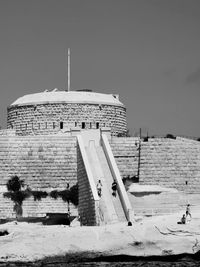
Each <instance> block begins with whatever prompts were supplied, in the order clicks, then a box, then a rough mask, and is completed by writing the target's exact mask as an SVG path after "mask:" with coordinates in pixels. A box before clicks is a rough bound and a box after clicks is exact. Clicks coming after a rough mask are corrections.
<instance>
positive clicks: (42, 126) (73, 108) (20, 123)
mask: <svg viewBox="0 0 200 267" xmlns="http://www.w3.org/2000/svg"><path fill="white" fill-rule="evenodd" d="M73 127H80V128H84V129H98V128H102V127H110V128H111V133H112V135H116V136H117V135H118V134H122V135H123V134H125V133H126V130H127V125H126V108H125V107H123V106H114V105H105V104H101V105H100V104H99V105H98V104H76V103H48V104H36V105H21V106H18V105H17V106H10V107H8V117H7V128H8V129H15V130H16V134H17V135H44V134H45V135H48V134H56V133H58V132H59V131H60V130H63V131H64V130H65V129H70V128H73Z"/></svg>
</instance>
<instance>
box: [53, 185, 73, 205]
mask: <svg viewBox="0 0 200 267" xmlns="http://www.w3.org/2000/svg"><path fill="white" fill-rule="evenodd" d="M49 195H50V197H52V198H54V199H57V198H58V197H60V198H62V200H63V201H65V202H68V203H69V202H71V203H72V204H74V205H75V206H77V205H78V184H76V185H73V186H72V187H71V188H70V189H65V190H62V191H57V190H53V191H51V192H50V194H49Z"/></svg>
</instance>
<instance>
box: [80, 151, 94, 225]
mask: <svg viewBox="0 0 200 267" xmlns="http://www.w3.org/2000/svg"><path fill="white" fill-rule="evenodd" d="M77 176H78V186H79V187H78V188H79V205H78V209H79V216H80V221H81V224H82V225H88V226H89V225H97V224H98V221H99V220H98V203H97V201H95V200H94V197H93V194H92V190H91V188H90V184H89V180H88V177H87V173H86V170H85V165H84V162H83V158H82V155H81V152H80V149H79V147H77Z"/></svg>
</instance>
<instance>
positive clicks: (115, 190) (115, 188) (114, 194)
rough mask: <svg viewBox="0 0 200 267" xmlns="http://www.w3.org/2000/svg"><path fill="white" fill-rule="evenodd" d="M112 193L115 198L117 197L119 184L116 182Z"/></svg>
mask: <svg viewBox="0 0 200 267" xmlns="http://www.w3.org/2000/svg"><path fill="white" fill-rule="evenodd" d="M112 191H113V192H112V195H113V197H116V196H117V183H116V181H115V180H114V181H113V183H112Z"/></svg>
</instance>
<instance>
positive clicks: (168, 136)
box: [165, 134, 176, 139]
mask: <svg viewBox="0 0 200 267" xmlns="http://www.w3.org/2000/svg"><path fill="white" fill-rule="evenodd" d="M165 138H169V139H176V136H174V135H173V134H167V135H166V136H165Z"/></svg>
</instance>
